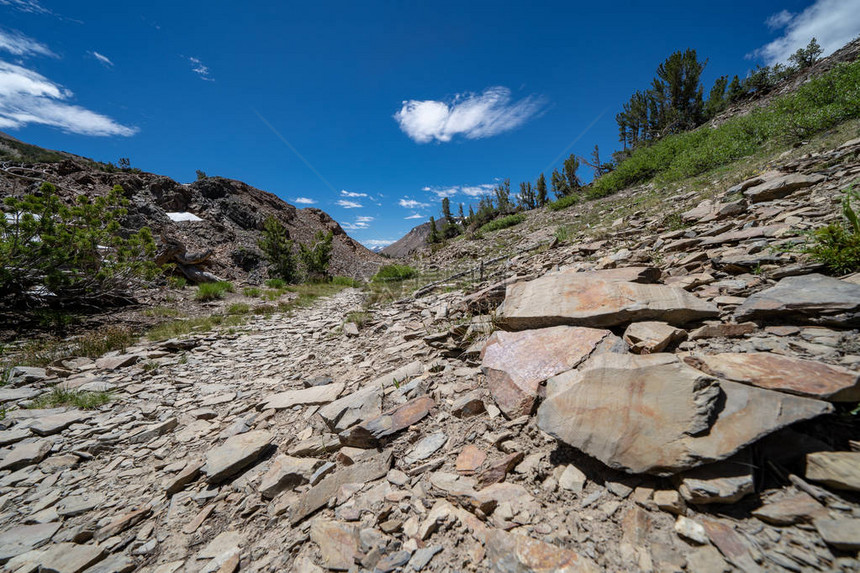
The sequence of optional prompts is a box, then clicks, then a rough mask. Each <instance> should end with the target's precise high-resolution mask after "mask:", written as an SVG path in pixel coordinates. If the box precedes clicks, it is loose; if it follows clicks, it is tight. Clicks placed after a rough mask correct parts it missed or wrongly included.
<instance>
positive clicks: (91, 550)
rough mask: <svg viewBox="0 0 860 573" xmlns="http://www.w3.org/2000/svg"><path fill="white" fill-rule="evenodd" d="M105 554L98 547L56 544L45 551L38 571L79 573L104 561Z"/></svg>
mask: <svg viewBox="0 0 860 573" xmlns="http://www.w3.org/2000/svg"><path fill="white" fill-rule="evenodd" d="M105 555H106V553H105V550H104V548H102V547H100V546H99V545H78V544H77V543H57V544H55V545H52V546H51V547H49V548H48V550H47V551H45V553H44V555H43V556H42V558H41V559H40V561H41V562H40V568H39V571H44V572H45V573H80V572H81V571H83V570H84V569H86V568H87V567H90V566H91V565H94V564H96V563H98V562H99V561H101V560H102V559H104V557H105Z"/></svg>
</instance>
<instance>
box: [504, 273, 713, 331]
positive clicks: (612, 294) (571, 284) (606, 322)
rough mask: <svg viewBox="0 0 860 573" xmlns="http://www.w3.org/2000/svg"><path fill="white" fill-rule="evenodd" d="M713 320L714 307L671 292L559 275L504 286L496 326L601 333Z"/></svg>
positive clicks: (660, 287)
mask: <svg viewBox="0 0 860 573" xmlns="http://www.w3.org/2000/svg"><path fill="white" fill-rule="evenodd" d="M718 315H719V310H718V309H717V307H716V306H714V305H713V304H711V303H709V302H706V301H704V300H702V299H700V298H698V297H696V296H695V295H692V294H690V293H688V292H687V291H685V290H683V289H680V288H677V287H669V286H665V285H657V284H641V283H633V282H624V281H617V280H612V279H607V278H603V277H601V275H600V273H577V272H572V271H564V272H559V273H552V274H547V275H544V276H542V277H540V278H537V279H535V280H532V281H527V282H519V283H515V284H512V285H509V286H508V288H507V292H506V294H505V303H504V310H503V311H502V313H501V316H500V318H499V322H501V323H502V324H503V326H505V327H506V328H508V329H511V330H524V329H528V328H543V327H547V326H557V325H560V324H567V325H571V326H590V327H593V328H605V327H610V326H616V325H620V324H626V323H629V322H633V321H641V320H661V321H664V322H668V323H670V324H676V325H677V324H684V323H686V322H690V321H692V320H698V319H703V318H713V317H715V316H718Z"/></svg>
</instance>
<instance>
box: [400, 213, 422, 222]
mask: <svg viewBox="0 0 860 573" xmlns="http://www.w3.org/2000/svg"><path fill="white" fill-rule="evenodd" d="M403 218H404V219H406V220H407V221H409V220H410V219H426V218H427V215H422V214H421V213H412V214H411V215H409V216H408V217H403Z"/></svg>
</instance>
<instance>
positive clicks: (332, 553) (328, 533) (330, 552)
mask: <svg viewBox="0 0 860 573" xmlns="http://www.w3.org/2000/svg"><path fill="white" fill-rule="evenodd" d="M311 540H312V541H313V542H314V543H316V544H317V545H319V548H320V555H322V564H323V566H324V567H325V568H326V569H333V570H335V571H346V570H348V569H350V568H352V567H354V566H355V557H356V555H358V546H359V539H358V528H357V527H356V526H354V525H349V524H347V523H340V522H339V521H329V520H325V519H317V520H315V521H314V522H313V523H312V524H311Z"/></svg>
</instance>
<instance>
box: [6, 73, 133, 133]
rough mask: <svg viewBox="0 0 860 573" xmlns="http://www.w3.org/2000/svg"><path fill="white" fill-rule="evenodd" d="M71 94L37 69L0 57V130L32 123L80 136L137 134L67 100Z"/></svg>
mask: <svg viewBox="0 0 860 573" xmlns="http://www.w3.org/2000/svg"><path fill="white" fill-rule="evenodd" d="M73 95H74V94H73V93H72V92H71V91H70V90H68V89H66V88H64V87H62V86H60V85H58V84H55V83H54V82H52V81H51V80H49V79H48V78H46V77H45V76H43V75H41V74H39V73H37V72H34V71H32V70H28V69H27V68H24V67H21V66H16V65H14V64H10V63H7V62H4V61H2V60H0V129H17V128H20V127H23V126H25V125H27V124H31V123H35V124H41V125H49V126H52V127H58V128H60V129H62V130H63V131H66V132H69V133H78V134H81V135H122V136H129V135H134V134H135V133H137V128H136V127H127V126H125V125H121V124H119V123H117V122H115V121H114V120H112V119H111V118H109V117H107V116H105V115H101V114H98V113H95V112H93V111H90V110H88V109H85V108H83V107H80V106H77V105H73V104H70V103H67V100H69V99H71V98H72V96H73Z"/></svg>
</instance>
